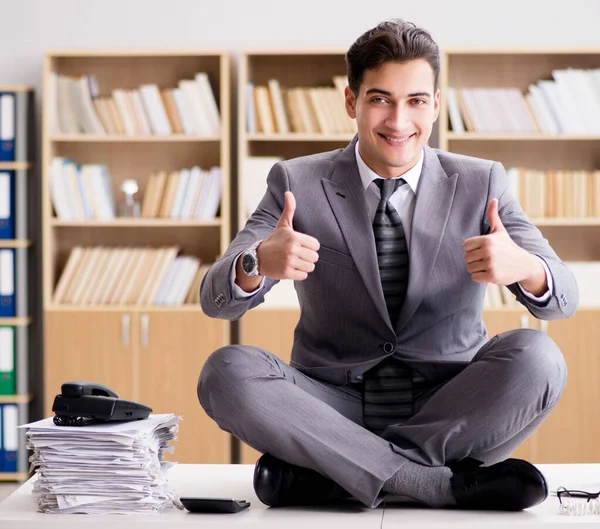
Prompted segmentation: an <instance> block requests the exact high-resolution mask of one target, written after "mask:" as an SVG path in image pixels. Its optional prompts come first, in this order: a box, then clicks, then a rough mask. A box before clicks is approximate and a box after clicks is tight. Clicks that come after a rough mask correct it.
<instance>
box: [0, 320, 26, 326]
mask: <svg viewBox="0 0 600 529" xmlns="http://www.w3.org/2000/svg"><path fill="white" fill-rule="evenodd" d="M30 323H31V318H0V325H13V326H15V327H19V326H26V325H29V324H30Z"/></svg>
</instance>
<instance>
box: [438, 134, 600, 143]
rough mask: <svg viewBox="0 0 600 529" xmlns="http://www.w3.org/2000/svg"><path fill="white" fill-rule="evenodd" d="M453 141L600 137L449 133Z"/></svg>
mask: <svg viewBox="0 0 600 529" xmlns="http://www.w3.org/2000/svg"><path fill="white" fill-rule="evenodd" d="M447 138H448V140H451V141H482V140H485V141H492V140H493V141H551V142H553V141H600V136H598V135H591V134H555V135H549V134H517V133H513V134H510V133H505V134H503V133H494V132H467V133H456V132H451V131H448V132H447Z"/></svg>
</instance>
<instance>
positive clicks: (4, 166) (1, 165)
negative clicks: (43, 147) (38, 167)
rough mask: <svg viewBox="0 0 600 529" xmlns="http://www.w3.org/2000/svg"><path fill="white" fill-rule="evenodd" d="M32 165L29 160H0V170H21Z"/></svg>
mask: <svg viewBox="0 0 600 529" xmlns="http://www.w3.org/2000/svg"><path fill="white" fill-rule="evenodd" d="M32 167H33V164H31V163H29V162H0V171H23V170H27V169H31V168H32Z"/></svg>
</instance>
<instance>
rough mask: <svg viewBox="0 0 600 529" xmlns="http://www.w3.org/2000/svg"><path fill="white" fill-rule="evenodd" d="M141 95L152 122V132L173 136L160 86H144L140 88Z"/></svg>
mask: <svg viewBox="0 0 600 529" xmlns="http://www.w3.org/2000/svg"><path fill="white" fill-rule="evenodd" d="M140 95H141V98H142V102H143V104H144V108H145V109H146V113H147V114H148V117H149V120H150V127H151V129H152V132H153V133H154V134H159V135H164V136H166V135H169V134H172V133H173V131H172V129H171V124H170V123H169V118H168V117H167V111H166V109H165V105H164V104H163V101H162V98H161V97H160V92H159V90H158V86H156V85H155V84H149V85H142V86H140Z"/></svg>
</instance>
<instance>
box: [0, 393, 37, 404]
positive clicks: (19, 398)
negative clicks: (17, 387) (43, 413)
mask: <svg viewBox="0 0 600 529" xmlns="http://www.w3.org/2000/svg"><path fill="white" fill-rule="evenodd" d="M32 399H33V395H31V394H29V395H0V404H28V403H29V402H31V401H32Z"/></svg>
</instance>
